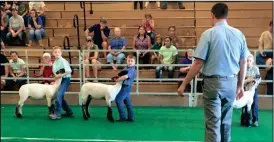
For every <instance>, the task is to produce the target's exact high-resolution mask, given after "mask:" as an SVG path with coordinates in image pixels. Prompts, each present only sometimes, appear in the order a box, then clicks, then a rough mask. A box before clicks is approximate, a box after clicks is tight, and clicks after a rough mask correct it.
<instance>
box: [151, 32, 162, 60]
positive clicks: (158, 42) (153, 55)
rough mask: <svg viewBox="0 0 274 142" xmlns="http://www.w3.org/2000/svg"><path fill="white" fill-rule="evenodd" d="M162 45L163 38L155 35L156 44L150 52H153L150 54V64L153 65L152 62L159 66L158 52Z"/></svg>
mask: <svg viewBox="0 0 274 142" xmlns="http://www.w3.org/2000/svg"><path fill="white" fill-rule="evenodd" d="M162 44H163V38H162V37H161V35H160V34H158V35H156V43H155V44H154V45H153V46H152V50H155V51H153V52H150V53H151V58H150V60H151V64H154V62H155V61H156V64H159V61H160V60H159V59H160V55H159V50H160V48H161V47H162Z"/></svg>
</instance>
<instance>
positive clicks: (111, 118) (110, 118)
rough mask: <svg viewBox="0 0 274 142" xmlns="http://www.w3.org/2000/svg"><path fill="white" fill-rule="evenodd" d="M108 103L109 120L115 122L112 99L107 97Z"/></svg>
mask: <svg viewBox="0 0 274 142" xmlns="http://www.w3.org/2000/svg"><path fill="white" fill-rule="evenodd" d="M106 103H107V105H108V112H107V119H108V121H110V122H112V123H113V122H114V118H113V115H112V108H111V101H110V100H109V99H106Z"/></svg>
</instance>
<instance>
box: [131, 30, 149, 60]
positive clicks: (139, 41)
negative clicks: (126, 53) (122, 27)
mask: <svg viewBox="0 0 274 142" xmlns="http://www.w3.org/2000/svg"><path fill="white" fill-rule="evenodd" d="M138 31H139V34H138V35H137V36H135V37H134V38H133V44H132V47H133V50H150V49H151V41H150V37H149V36H148V35H146V30H145V27H144V26H139V28H138ZM133 55H134V56H135V57H136V59H137V54H136V52H134V53H133ZM137 60H138V59H137ZM140 60H142V61H143V64H149V62H150V53H149V52H148V51H145V52H139V61H140ZM139 64H141V63H140V62H139Z"/></svg>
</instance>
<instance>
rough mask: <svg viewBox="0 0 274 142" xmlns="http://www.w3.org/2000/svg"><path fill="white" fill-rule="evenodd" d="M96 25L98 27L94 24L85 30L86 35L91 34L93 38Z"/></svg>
mask: <svg viewBox="0 0 274 142" xmlns="http://www.w3.org/2000/svg"><path fill="white" fill-rule="evenodd" d="M95 27H96V26H95V25H93V26H91V27H89V28H88V29H87V30H86V31H85V35H86V37H88V36H91V38H93V36H94V30H95Z"/></svg>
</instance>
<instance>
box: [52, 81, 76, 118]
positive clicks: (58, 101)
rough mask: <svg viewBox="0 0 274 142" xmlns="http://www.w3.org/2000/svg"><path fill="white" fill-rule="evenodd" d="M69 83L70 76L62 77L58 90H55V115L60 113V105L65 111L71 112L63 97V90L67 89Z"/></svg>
mask: <svg viewBox="0 0 274 142" xmlns="http://www.w3.org/2000/svg"><path fill="white" fill-rule="evenodd" d="M69 85H70V78H63V79H62V83H61V85H60V87H59V90H58V92H57V94H56V95H57V97H56V101H55V105H56V106H55V114H56V115H57V116H60V115H61V107H62V108H63V109H64V110H65V111H66V112H67V113H71V112H72V110H71V109H70V107H69V106H68V104H67V102H66V100H65V99H64V95H65V92H66V91H67V89H68V87H69Z"/></svg>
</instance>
